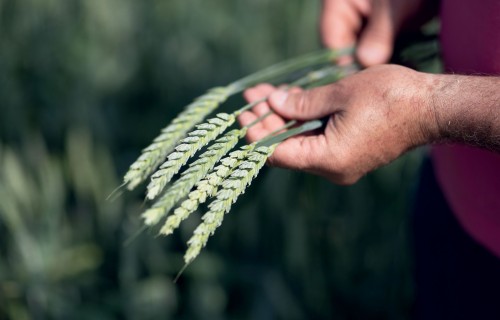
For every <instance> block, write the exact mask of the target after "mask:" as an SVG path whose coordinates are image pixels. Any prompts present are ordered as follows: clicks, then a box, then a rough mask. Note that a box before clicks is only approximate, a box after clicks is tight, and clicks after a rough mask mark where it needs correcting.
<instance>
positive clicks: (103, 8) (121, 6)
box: [0, 0, 436, 319]
mask: <svg viewBox="0 0 500 320" xmlns="http://www.w3.org/2000/svg"><path fill="white" fill-rule="evenodd" d="M318 12H319V1H299V0H279V1H278V0H274V1H271V0H252V1H250V0H246V1H243V0H237V1H235V0H219V1H201V0H189V1H186V0H169V1H161V0H144V1H133V0H85V1H79V0H0V319H157V318H161V319H170V318H172V319H174V318H175V319H316V318H329V319H405V318H407V317H408V315H409V312H410V309H411V303H412V280H411V258H410V253H409V243H408V235H407V213H408V211H409V209H410V207H411V201H410V197H411V189H412V187H413V186H414V185H415V182H416V180H415V176H416V173H417V170H418V164H419V162H420V156H421V152H418V151H417V152H412V153H410V154H409V155H407V156H405V157H403V158H402V159H400V160H398V161H396V162H395V163H394V164H392V165H390V166H388V167H385V168H382V169H381V170H378V171H377V172H375V173H373V174H371V175H369V176H367V177H366V178H364V179H363V180H362V181H360V182H359V183H358V184H356V185H354V186H352V187H337V186H334V185H332V184H330V183H328V182H327V181H324V180H322V179H320V178H316V177H313V176H310V175H306V174H301V173H295V172H290V171H284V170H279V169H266V170H265V171H264V172H263V173H262V174H261V177H260V178H259V179H258V180H257V181H256V182H255V183H254V184H253V185H252V187H251V189H250V191H249V192H247V193H246V194H245V196H244V197H242V200H241V201H240V202H238V204H237V205H236V206H235V208H234V209H233V211H232V212H231V214H230V215H228V216H227V218H226V219H225V221H224V224H223V226H222V227H221V228H220V230H219V231H218V232H217V234H216V235H215V236H214V237H213V238H212V239H211V240H210V241H209V243H208V246H207V248H206V249H205V250H204V252H203V253H202V255H201V256H200V257H199V258H198V260H197V261H196V262H195V263H193V264H192V265H191V266H190V267H189V268H188V269H187V270H186V272H185V274H184V275H183V276H182V277H181V279H180V281H179V283H177V284H173V283H172V278H173V276H175V274H176V272H177V271H178V270H179V269H180V268H181V267H182V254H183V252H184V250H185V242H186V241H187V239H188V237H189V236H190V234H191V232H192V230H193V229H194V227H195V226H196V224H197V223H198V220H199V215H198V216H197V217H193V218H192V219H189V220H188V221H187V222H186V223H185V224H184V225H183V226H182V228H181V230H180V232H178V233H177V234H176V235H175V236H173V237H171V238H156V237H155V234H143V235H141V236H139V237H138V238H137V239H135V241H133V242H132V243H131V245H129V246H124V245H123V243H124V241H125V240H126V239H128V238H129V237H130V236H131V235H132V234H133V233H134V232H135V231H136V230H137V229H138V228H139V227H140V224H141V221H140V220H139V217H138V215H139V213H140V211H141V206H142V195H143V191H144V190H143V188H142V189H141V190H139V191H138V192H134V193H128V194H125V195H124V196H122V197H120V198H119V199H118V200H116V201H114V202H112V203H111V202H107V201H105V198H106V196H107V195H108V194H109V193H110V192H111V191H112V190H113V188H114V187H116V186H117V185H118V184H119V183H120V179H121V175H122V174H123V173H124V172H125V170H126V169H127V167H128V165H129V164H130V163H131V162H132V161H133V160H135V158H136V157H137V155H138V154H139V151H140V150H141V148H143V147H144V146H146V145H147V144H148V143H149V141H151V139H152V138H153V137H154V136H155V135H156V134H157V133H158V131H159V130H160V128H161V127H162V126H164V125H165V124H166V123H167V122H168V121H169V119H171V118H172V117H173V116H174V115H175V114H177V113H178V112H179V111H180V110H181V109H182V107H183V106H184V105H186V104H187V103H188V102H189V101H190V100H191V99H192V98H194V97H195V96H197V95H199V94H200V93H202V92H203V91H204V90H205V89H207V88H209V87H212V86H215V85H219V84H224V83H227V82H229V81H231V80H234V79H236V78H237V77H240V76H243V75H245V74H247V73H250V72H252V71H255V70H258V69H260V68H262V67H265V66H267V65H269V64H271V63H274V62H277V61H280V60H283V59H285V58H287V57H292V56H295V55H298V54H300V53H305V52H309V51H312V50H314V49H317V48H319V47H320V44H319V40H318V36H317V30H316V20H317V15H318ZM411 52H414V53H416V54H417V55H418V54H420V53H422V52H423V53H424V55H425V54H426V53H427V52H428V50H427V49H426V47H423V49H422V48H420V49H413V51H410V53H411ZM407 55H408V53H406V55H405V54H403V55H402V56H401V57H402V58H403V59H408V58H407ZM410 55H411V54H410ZM427 67H431V68H435V67H436V66H435V65H430V66H429V65H427ZM241 102H242V100H241V98H239V99H233V100H231V104H240V103H241ZM229 107H231V105H230V106H229Z"/></svg>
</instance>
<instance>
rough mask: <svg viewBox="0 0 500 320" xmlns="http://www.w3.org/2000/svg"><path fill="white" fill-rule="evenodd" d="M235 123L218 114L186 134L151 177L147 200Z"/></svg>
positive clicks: (154, 195) (230, 117)
mask: <svg viewBox="0 0 500 320" xmlns="http://www.w3.org/2000/svg"><path fill="white" fill-rule="evenodd" d="M234 121H235V116H234V115H232V114H227V113H219V114H218V115H217V116H216V117H215V118H212V119H209V120H208V121H207V122H206V123H203V124H200V125H197V126H196V130H194V131H192V132H190V133H188V137H187V138H184V139H182V140H181V141H180V144H179V145H178V146H177V147H175V151H174V152H173V153H171V154H170V155H169V156H168V158H167V161H165V162H164V163H163V164H162V165H161V166H160V169H159V170H158V171H156V172H155V173H154V174H153V175H152V176H151V182H150V183H149V185H148V191H147V198H149V199H154V198H155V197H156V196H157V195H158V194H159V193H160V192H161V191H162V190H163V188H164V187H165V185H166V184H167V183H168V182H170V180H171V179H172V177H173V176H174V175H175V174H176V173H177V172H179V170H180V168H181V167H182V166H183V165H185V164H186V162H187V161H188V160H189V159H190V158H191V157H192V156H193V155H194V154H195V153H196V152H197V151H198V150H200V149H201V148H202V147H204V146H205V145H207V144H208V143H210V142H211V141H213V140H214V139H216V138H217V136H219V135H220V134H221V133H222V132H224V131H225V130H226V129H227V128H228V127H229V126H231V125H232V124H233V123H234Z"/></svg>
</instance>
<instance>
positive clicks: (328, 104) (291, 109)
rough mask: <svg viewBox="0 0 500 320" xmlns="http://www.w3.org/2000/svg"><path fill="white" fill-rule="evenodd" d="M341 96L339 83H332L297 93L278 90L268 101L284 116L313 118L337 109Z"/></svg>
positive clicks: (304, 118)
mask: <svg viewBox="0 0 500 320" xmlns="http://www.w3.org/2000/svg"><path fill="white" fill-rule="evenodd" d="M341 97H342V95H341V92H339V90H338V89H337V85H336V84H331V85H328V86H323V87H318V88H314V89H311V90H306V91H303V92H301V93H295V94H289V93H287V92H285V91H276V92H274V93H272V94H271V96H270V97H269V99H268V101H269V104H270V106H271V107H272V108H273V109H274V111H276V113H278V114H279V115H281V116H283V117H284V118H287V119H297V120H312V119H318V118H321V117H324V116H326V115H330V114H332V113H333V112H334V111H336V110H337V108H338V105H339V104H340V101H341V99H340V98H341Z"/></svg>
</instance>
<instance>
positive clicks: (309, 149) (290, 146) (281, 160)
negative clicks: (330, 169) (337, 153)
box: [269, 134, 328, 175]
mask: <svg viewBox="0 0 500 320" xmlns="http://www.w3.org/2000/svg"><path fill="white" fill-rule="evenodd" d="M327 147H328V146H327V143H326V139H325V136H324V135H323V134H319V135H318V134H314V135H301V136H297V137H293V138H290V139H288V140H285V141H283V142H281V143H280V144H279V145H278V147H277V148H276V150H275V151H274V153H273V155H272V156H271V157H270V158H269V164H270V165H272V166H277V167H281V168H286V169H293V170H301V171H307V172H311V173H315V174H320V175H321V174H323V170H322V168H323V166H324V164H323V163H324V162H325V159H324V158H325V155H326V154H327V152H328V148H327Z"/></svg>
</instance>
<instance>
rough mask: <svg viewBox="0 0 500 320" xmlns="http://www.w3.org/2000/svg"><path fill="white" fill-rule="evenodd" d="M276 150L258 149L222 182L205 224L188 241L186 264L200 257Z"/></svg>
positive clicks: (205, 216) (204, 221)
mask: <svg viewBox="0 0 500 320" xmlns="http://www.w3.org/2000/svg"><path fill="white" fill-rule="evenodd" d="M275 148H276V144H274V145H272V146H269V147H266V146H262V147H258V148H256V149H255V150H254V151H252V152H250V153H249V154H248V157H247V158H246V159H245V161H243V162H242V163H241V164H240V165H239V166H238V168H237V169H236V170H235V171H234V172H233V173H232V174H231V175H230V176H229V177H228V178H227V179H226V180H224V182H222V189H221V190H219V191H218V192H217V195H216V199H215V200H214V201H213V202H212V203H211V204H210V205H209V209H210V210H209V211H208V212H207V213H205V215H203V218H202V219H203V222H202V223H201V224H200V225H199V226H198V227H197V228H196V229H195V231H194V234H193V236H192V237H191V239H189V241H188V249H187V251H186V254H185V255H184V262H185V263H186V264H189V263H191V262H192V261H193V260H194V259H195V258H196V257H197V256H198V254H199V253H200V251H201V249H202V248H203V247H204V246H205V245H206V243H207V241H208V238H209V237H210V236H211V235H213V233H214V232H215V230H216V229H217V228H218V227H219V226H220V225H221V224H222V220H223V219H224V214H225V213H227V212H229V210H230V209H231V206H232V205H233V203H234V202H235V201H236V200H237V199H238V197H239V196H240V195H241V194H242V193H244V192H245V189H246V188H247V187H248V186H249V185H250V183H251V182H252V180H253V179H254V178H255V177H256V176H257V174H258V172H259V171H260V169H261V168H262V167H263V166H264V164H265V163H266V160H267V159H268V158H269V156H270V155H271V154H272V153H273V151H274V149H275Z"/></svg>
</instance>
